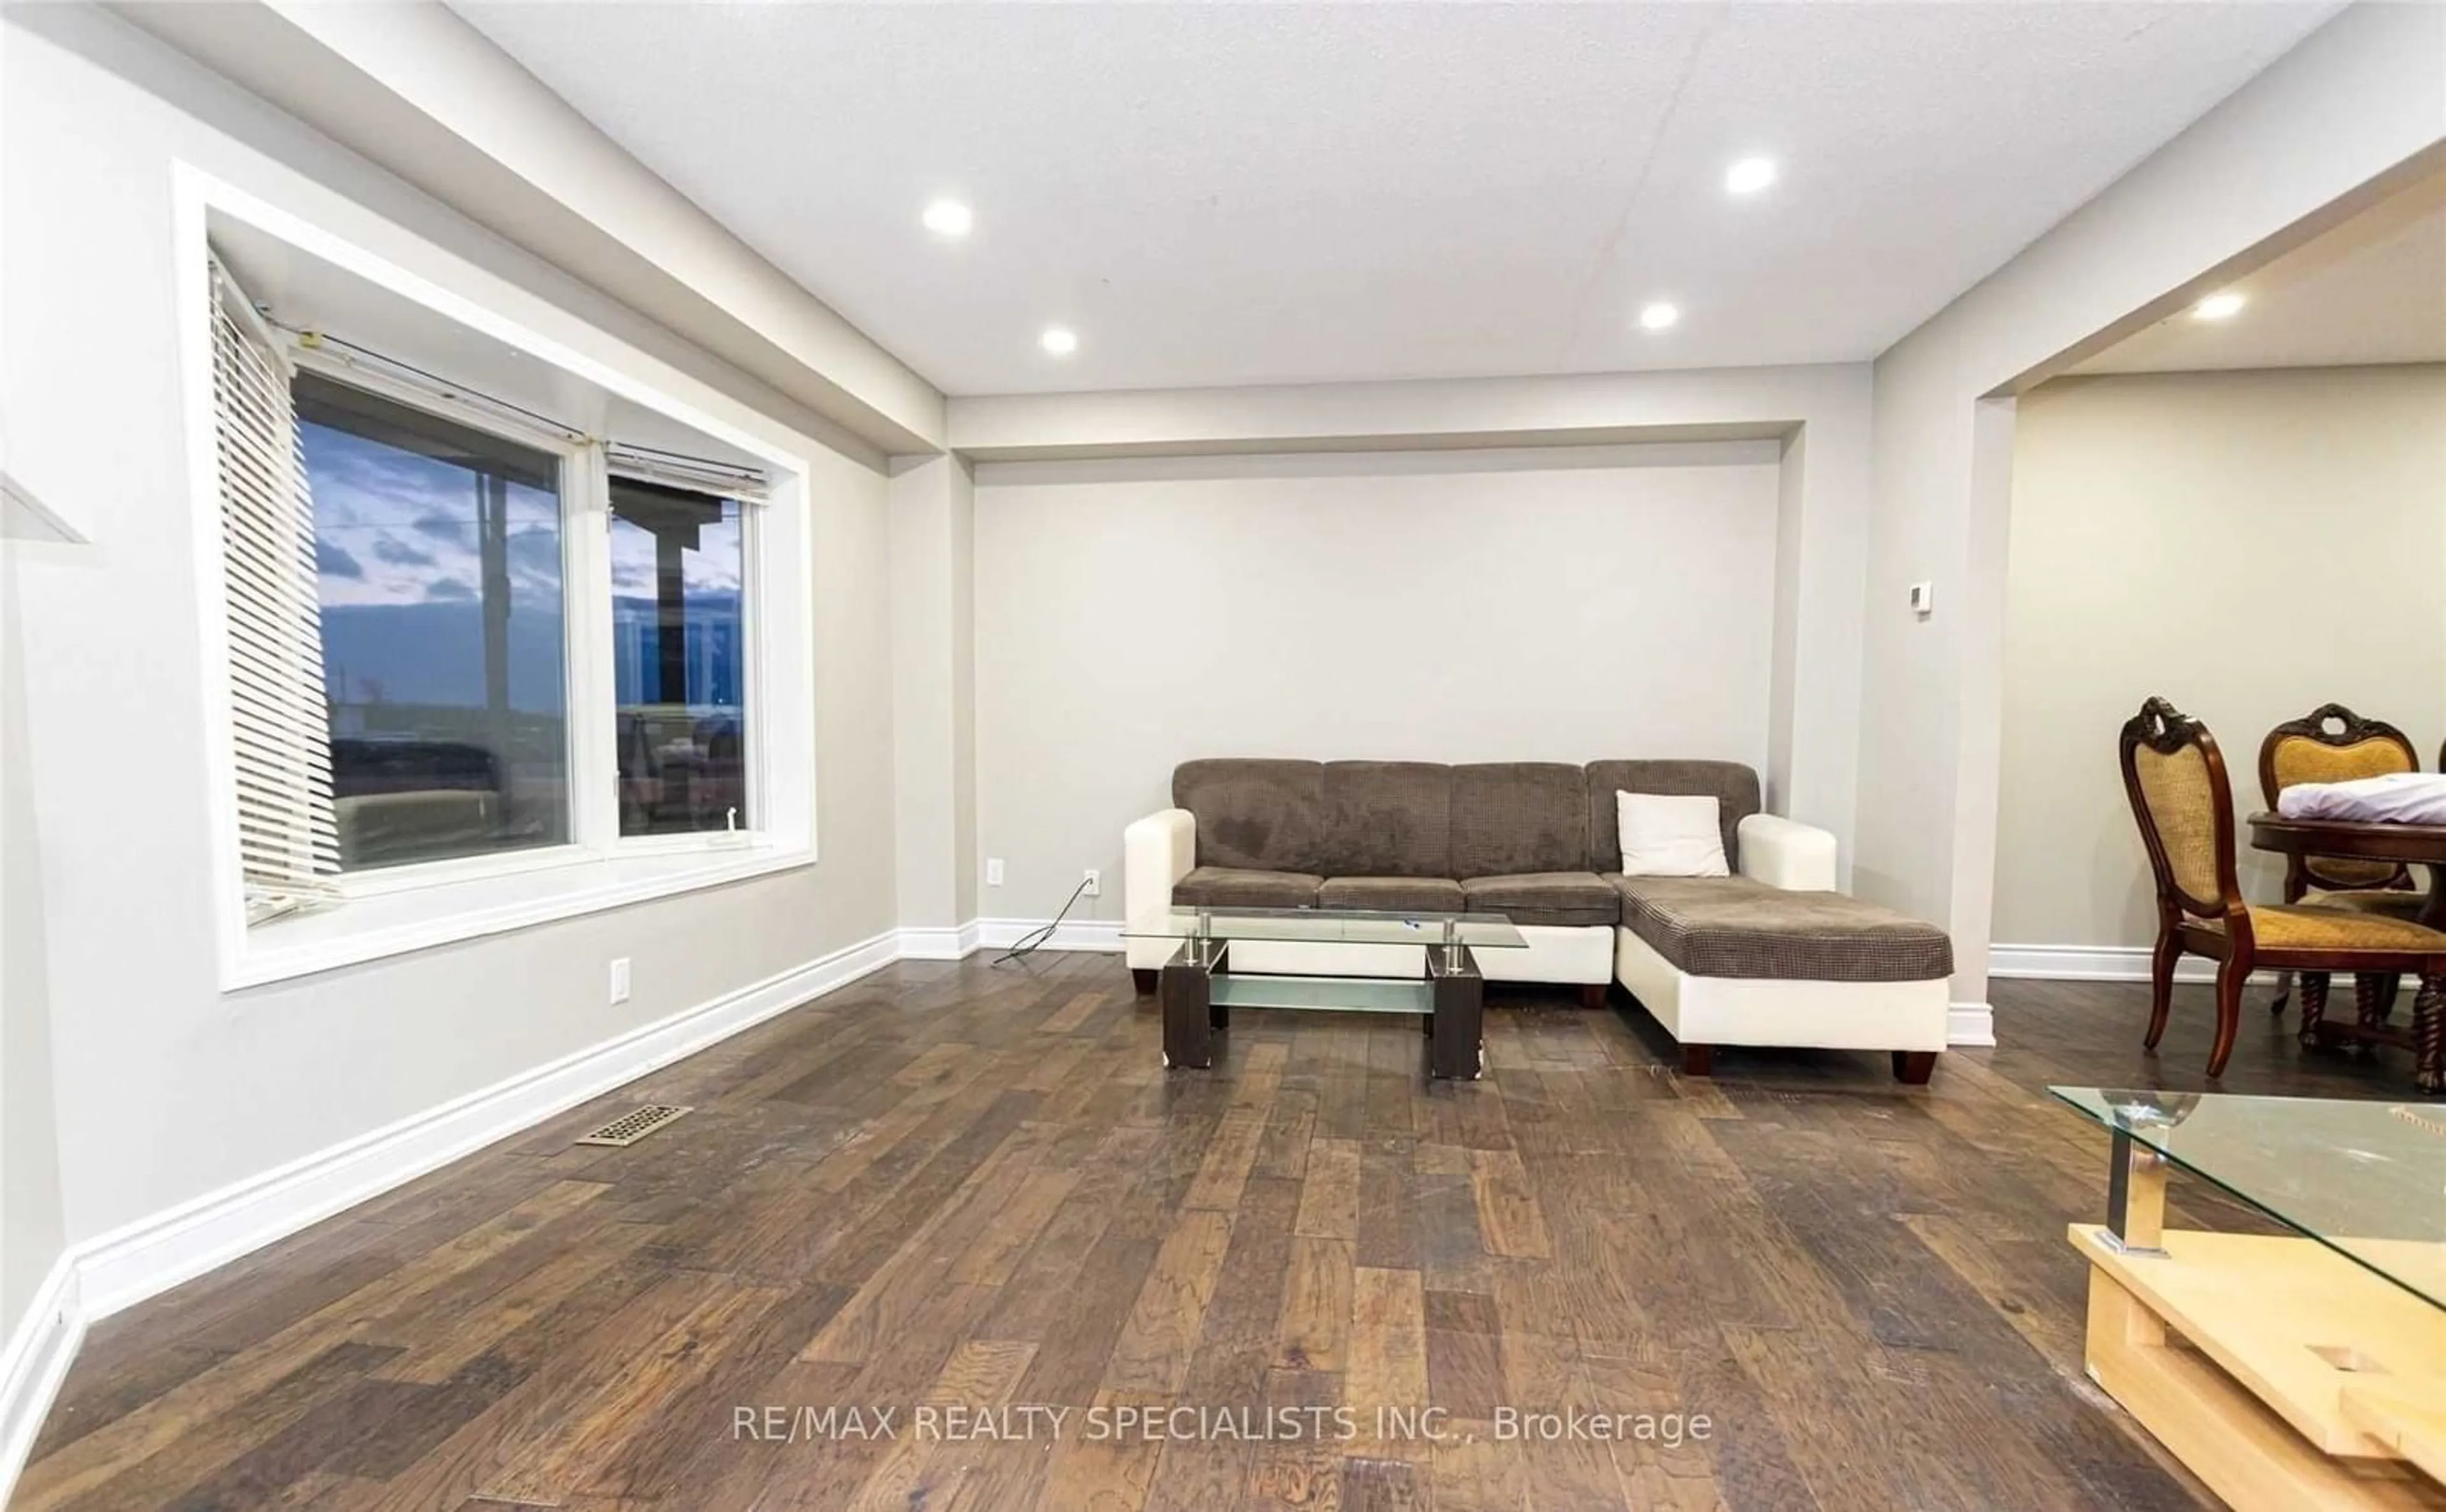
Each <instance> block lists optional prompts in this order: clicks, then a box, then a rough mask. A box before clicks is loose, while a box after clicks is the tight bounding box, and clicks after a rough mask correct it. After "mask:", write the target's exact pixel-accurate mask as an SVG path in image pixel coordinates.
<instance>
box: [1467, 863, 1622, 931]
mask: <svg viewBox="0 0 2446 1512" xmlns="http://www.w3.org/2000/svg"><path fill="white" fill-rule="evenodd" d="M1460 890H1461V894H1462V896H1463V897H1465V898H1466V899H1468V908H1469V911H1470V912H1472V913H1499V914H1502V915H1503V916H1504V917H1505V918H1508V919H1510V920H1511V921H1512V922H1513V923H1514V924H1552V925H1555V926H1558V927H1564V928H1568V927H1571V926H1572V925H1576V924H1614V923H1617V922H1618V921H1620V919H1621V918H1622V894H1620V893H1618V892H1616V891H1614V890H1613V888H1612V887H1609V886H1608V885H1607V884H1606V879H1605V878H1603V877H1600V876H1598V875H1597V874H1596V873H1595V872H1593V871H1532V872H1528V873H1525V874H1522V875H1518V876H1510V877H1471V878H1469V879H1468V880H1466V881H1464V882H1463V883H1462V884H1461V885H1460Z"/></svg>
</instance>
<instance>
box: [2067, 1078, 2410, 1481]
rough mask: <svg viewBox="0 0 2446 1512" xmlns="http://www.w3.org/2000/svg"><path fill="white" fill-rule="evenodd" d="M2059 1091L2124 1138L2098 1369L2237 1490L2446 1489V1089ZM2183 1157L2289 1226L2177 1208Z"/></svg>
mask: <svg viewBox="0 0 2446 1512" xmlns="http://www.w3.org/2000/svg"><path fill="white" fill-rule="evenodd" d="M2048 1091H2049V1092H2053V1093H2054V1094H2055V1095H2056V1096H2057V1097H2059V1098H2060V1099H2062V1100H2063V1101H2064V1102H2065V1103H2067V1104H2069V1105H2070V1106H2072V1107H2073V1108H2075V1109H2077V1110H2079V1111H2080V1112H2081V1113H2082V1114H2083V1115H2085V1116H2086V1117H2088V1118H2090V1119H2091V1120H2093V1121H2094V1122H2096V1123H2098V1125H2100V1126H2101V1127H2103V1128H2104V1129H2106V1131H2107V1133H2108V1135H2109V1137H2110V1145H2111V1154H2110V1157H2109V1164H2108V1167H2107V1196H2106V1222H2105V1223H2102V1224H2099V1223H2075V1224H2073V1225H2072V1227H2071V1230H2070V1234H2069V1237H2070V1239H2071V1241H2072V1245H2073V1248H2074V1249H2076V1250H2078V1251H2079V1252H2080V1254H2081V1257H2082V1258H2083V1259H2084V1260H2087V1261H2088V1262H2089V1267H2090V1270H2089V1326H2088V1335H2087V1342H2086V1349H2085V1353H2086V1354H2087V1365H2088V1370H2089V1374H2090V1377H2091V1379H2093V1380H2095V1381H2097V1382H2098V1385H2099V1386H2100V1387H2102V1388H2104V1389H2105V1391H2106V1392H2107V1394H2109V1395H2110V1396H2113V1397H2114V1398H2115V1399H2116V1400H2117V1402H2119V1403H2121V1404H2122V1405H2123V1406H2124V1407H2125V1408H2126V1409H2128V1410H2129V1411H2130V1412H2131V1413H2132V1415H2133V1416H2134V1417H2136V1418H2137V1419H2138V1420H2139V1421H2140V1423H2141V1424H2142V1426H2144V1427H2145V1428H2148V1429H2149V1431H2150V1432H2152V1433H2154V1435H2156V1437H2157V1439H2158V1440H2159V1442H2161V1443H2163V1444H2164V1445H2165V1446H2166V1447H2168V1448H2169V1449H2171V1450H2172V1451H2173V1454H2174V1455H2175V1457H2176V1458H2178V1459H2180V1460H2181V1461H2182V1462H2183V1463H2184V1464H2185V1465H2189V1466H2190V1467H2191V1468H2192V1472H2193V1473H2195V1474H2196V1475H2198V1476H2199V1478H2200V1479H2201V1480H2202V1481H2204V1482H2206V1483H2207V1484H2208V1485H2209V1487H2210V1488H2211V1490H2213V1491H2215V1492H2216V1493H2217V1494H2218V1495H2219V1496H2221V1497H2223V1498H2225V1500H2226V1501H2227V1502H2228V1503H2231V1504H2232V1505H2233V1506H2235V1507H2238V1508H2251V1507H2269V1508H2276V1507H2286V1508H2291V1507H2390V1508H2393V1507H2446V1484H2441V1483H2446V1107H2440V1106H2437V1105H2434V1104H2427V1103H2418V1102H2399V1101H2386V1100H2374V1101H2368V1102H2341V1101H2328V1100H2323V1099H2318V1098H2306V1097H2232V1096H2224V1095H2220V1094H2214V1093H2199V1092H2147V1091H2117V1090H2113V1089H2107V1088H2098V1087H2051V1088H2049V1089H2048ZM2169 1167H2179V1168H2180V1169H2182V1170H2184V1171H2186V1172H2188V1173H2190V1174H2192V1175H2194V1176H2198V1177H2201V1178H2203V1179H2205V1180H2207V1181H2208V1182H2210V1183H2211V1184H2212V1185H2216V1186H2218V1187H2220V1188H2222V1189H2223V1190H2224V1191H2226V1192H2227V1193H2229V1194H2230V1195H2231V1196H2233V1197H2235V1198H2237V1199H2239V1200H2240V1201H2242V1202H2243V1203H2244V1204H2247V1205H2248V1206H2250V1207H2252V1208H2254V1209H2256V1210H2257V1211H2259V1212H2261V1213H2263V1214H2266V1215H2267V1217H2268V1218H2271V1219H2273V1220H2274V1221H2275V1222H2276V1223H2278V1224H2281V1225H2282V1226H2283V1227H2284V1228H2285V1229H2286V1230H2287V1232H2286V1233H2283V1234H2274V1235H2268V1234H2226V1233H2212V1232H2206V1231H2198V1230H2189V1229H2168V1228H2166V1227H2165V1204H2166V1174H2167V1170H2168V1168H2169Z"/></svg>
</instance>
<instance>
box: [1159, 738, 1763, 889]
mask: <svg viewBox="0 0 2446 1512" xmlns="http://www.w3.org/2000/svg"><path fill="white" fill-rule="evenodd" d="M1615 793H1665V794H1666V795H1668V796H1683V797H1688V796H1698V795H1704V796H1706V797H1710V798H1713V799H1715V800H1716V815H1717V818H1718V820H1719V821H1720V822H1721V823H1722V825H1723V828H1724V865H1726V866H1728V867H1730V868H1733V869H1734V870H1735V871H1739V870H1740V868H1741V851H1740V822H1741V821H1742V820H1743V819H1746V818H1748V817H1749V816H1750V815H1751V814H1754V813H1756V812H1759V779H1758V774H1757V773H1756V772H1753V771H1751V770H1750V769H1749V768H1748V767H1745V766H1743V765H1741V764H1740V762H1738V761H1591V762H1590V763H1589V815H1588V821H1589V869H1590V870H1591V871H1597V872H1603V873H1609V874H1610V873H1614V872H1619V871H1620V870H1622V825H1621V822H1620V820H1619V818H1618V816H1617V811H1616V809H1615V808H1614V798H1613V795H1614V794H1615ZM1201 853H1202V852H1201Z"/></svg>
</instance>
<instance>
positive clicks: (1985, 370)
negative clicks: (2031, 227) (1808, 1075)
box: [1854, 4, 2446, 1002]
mask: <svg viewBox="0 0 2446 1512" xmlns="http://www.w3.org/2000/svg"><path fill="white" fill-rule="evenodd" d="M2440 57H2446V8H2439V7H2435V6H2395V5H2377V4H2361V5H2356V6H2354V7H2352V8H2351V9H2348V10H2346V11H2345V12H2344V13H2343V15H2342V16H2340V17H2338V18H2337V19H2336V20H2335V21H2333V22H2331V23H2329V24H2328V25H2327V26H2326V27H2325V28H2322V29H2321V30H2319V31H2318V32H2315V33H2313V34H2312V35H2311V37H2310V38H2309V40H2307V41H2306V42H2305V43H2303V44H2302V45H2301V46H2300V47H2296V48H2295V49H2294V50H2293V51H2292V52H2290V53H2287V54H2286V56H2285V57H2283V58H2281V59H2279V60H2278V61H2277V62H2276V63H2275V64H2274V65H2271V66H2270V67H2269V68H2268V69H2267V71H2266V72H2265V73H2263V74H2261V75H2260V76H2259V77H2258V78H2257V79H2255V80H2253V81H2252V82H2251V83H2250V84H2248V85H2246V86H2245V87H2244V88H2243V89H2241V90H2240V91H2238V92H2237V93H2235V94H2234V95H2232V96H2230V97H2229V98H2228V99H2227V100H2226V101H2225V102H2224V103H2221V104H2219V105H2218V106H2217V107H2216V108H2215V109H2214V110H2212V111H2211V112H2210V113H2209V114H2208V115H2207V116H2205V117H2203V118H2201V120H2200V121H2198V122H2196V123H2195V124H2193V125H2192V127H2191V128H2190V129H2189V130H2187V131H2185V132H2184V133H2183V134H2182V135H2181V136H2179V137H2177V138H2176V139H2175V140H2173V141H2172V142H2170V143H2168V144H2167V145H2166V146H2165V147H2164V148H2163V149H2161V150H2160V151H2159V152H2157V153H2156V154H2155V155H2154V156H2153V157H2151V158H2150V159H2147V160H2145V161H2144V162H2142V163H2141V164H2140V165H2139V166H2138V167H2136V168H2135V169H2134V170H2133V171H2132V172H2131V173H2129V174H2127V175H2126V176H2124V177H2122V178H2121V179H2118V180H2117V182H2116V183H2114V184H2113V185H2111V186H2109V187H2108V188H2107V189H2106V190H2105V191H2104V192H2103V193H2101V194H2099V195H2098V197H2097V198H2095V199H2093V200H2091V201H2090V202H2089V203H2088V204H2087V205H2085V206H2083V207H2082V208H2081V209H2080V210H2079V211H2077V212H2075V213H2074V214H2073V215H2071V216H2069V217H2068V218H2066V219H2065V220H2064V221H2063V222H2062V223H2061V224H2060V225H2059V226H2057V227H2056V228H2055V229H2054V230H2052V231H2050V232H2049V233H2047V234H2046V235H2045V236H2042V237H2041V238H2040V239H2039V240H2038V241H2037V242H2035V243H2033V244H2032V245H2031V246H2030V247H2029V248H2028V249H2027V250H2025V251H2024V252H2022V253H2021V255H2019V256H2017V257H2016V258H2014V259H2013V261H2011V262H2010V263H2007V264H2006V265H2005V266H2004V268H2002V269H2000V270H1998V271H1996V272H1995V273H1994V274H1992V275H1990V276H1989V277H1988V278H1987V279H1986V280H1985V282H1983V283H1981V284H1980V285H1979V286H1978V287H1977V288H1975V289H1971V290H1970V291H1969V292H1968V293H1966V294H1965V295H1963V296H1962V298H1960V299H1958V300H1956V301H1955V302H1954V303H1953V304H1952V305H1950V306H1948V307H1947V308H1946V309H1945V310H1944V311H1943V312H1941V313H1940V314H1938V315H1937V316H1936V317H1934V318H1933V319H1931V320H1930V321H1929V323H1928V324H1926V325H1924V326H1922V327H1920V328H1919V329H1917V330H1915V331H1913V332H1912V333H1911V334H1910V336H1909V337H1907V338H1905V339H1904V340H1903V341H1902V342H1900V343H1898V344H1897V345H1895V346H1894V347H1893V348H1892V349H1891V350H1890V351H1888V352H1887V353H1886V354H1885V355H1884V356H1883V357H1881V358H1879V359H1878V360H1877V364H1876V401H1875V417H1874V439H1873V457H1874V461H1873V466H1874V483H1873V498H1874V501H1875V502H1874V510H1873V513H1872V519H1871V521H1870V542H1869V561H1868V573H1867V583H1868V613H1867V617H1866V619H1865V622H1864V634H1865V640H1864V651H1863V663H1862V677H1861V704H1860V711H1859V718H1860V732H1861V738H1860V765H1859V772H1860V783H1859V794H1860V805H1859V814H1858V853H1859V861H1858V867H1857V870H1856V871H1855V873H1854V881H1855V890H1857V891H1858V892H1860V893H1861V894H1862V895H1864V896H1868V897H1872V898H1876V899H1879V900H1881V901H1885V902H1890V903H1893V904H1896V905H1901V906H1903V907H1906V908H1909V909H1910V910H1911V911H1913V912H1917V913H1921V914H1923V915H1925V916H1927V917H1929V918H1932V919H1936V920H1939V921H1941V922H1943V923H1945V924H1947V925H1948V927H1949V928H1950V929H1951V931H1952V934H1953V939H1954V961H1955V973H1954V988H1953V994H1954V998H1955V1000H1956V1001H1957V1002H1977V1001H1984V1000H1985V996H1986V978H1987V942H1988V941H1989V939H1990V938H1991V936H1990V933H1989V928H1990V923H1991V915H1992V911H1993V892H1994V880H1995V863H1996V833H1997V828H1996V815H1997V792H1998V788H1997V783H1998V776H1999V771H2000V748H1999V744H1998V732H1999V730H2000V728H2001V720H2000V719H1999V718H1998V714H1997V711H1998V710H1999V708H2000V706H2001V698H2002V681H2003V669H2004V610H2003V599H2004V561H2005V534H2006V529H2007V520H2008V513H2009V503H2010V489H2011V481H2010V471H2011V450H2012V440H2011V437H2012V414H2011V403H2010V401H1996V400H1993V399H1990V398H1988V396H1992V395H1997V394H2001V393H2003V392H2004V391H2006V390H2007V389H2008V388H2010V387H2011V386H2012V385H2015V384H2017V383H2024V382H2026V383H2036V382H2038V381H2039V380H2040V379H2042V378H2044V377H2047V376H2049V375H2051V374H2053V373H2055V372H2060V371H2061V370H2062V369H2063V368H2064V367H2065V366H2068V365H2070V364H2073V363H2075V362H2078V361H2079V360H2080V359H2081V358H2082V357H2084V356H2086V355H2088V354H2089V353H2090V352H2092V351H2095V350H2098V349H2099V348H2100V347H2101V346H2102V345H2107V344H2111V343H2112V342H2113V341H2114V340H2116V339H2117V338H2118V337H2119V336H2121V335H2124V334H2128V333H2130V332H2131V331H2132V330H2135V329H2137V328H2139V327H2143V326H2146V325H2148V324H2150V323H2152V322H2154V321H2155V320H2157V319H2159V318H2161V317H2163V316H2165V315H2168V314H2172V313H2173V312H2174V311H2176V310H2178V309H2179V308H2182V306H2183V305H2184V304H2185V303H2187V302H2189V301H2190V300H2191V299H2193V298H2195V297H2197V295H2199V294H2200V293H2203V292H2206V291H2208V290H2210V289H2214V288H2216V287H2218V286H2219V285H2220V284H2221V283H2222V282H2224V281H2225V280H2227V279H2230V278H2232V277H2235V276H2238V275H2239V274H2240V273H2242V272H2244V271H2248V270H2249V269H2250V268H2252V267H2255V266H2257V265H2258V264H2260V263H2262V262H2265V261H2267V260H2269V259H2271V258H2273V257H2275V256H2277V255H2279V254H2280V253H2281V252H2284V251H2285V250H2286V249H2287V248H2288V247H2290V246H2291V245H2294V244H2295V243H2296V242H2298V240H2300V239H2302V238H2304V237H2306V236H2308V235H2310V234H2312V233H2314V232H2315V231H2316V230H2317V229H2318V228H2319V227H2320V226H2322V225H2324V224H2325V223H2326V222H2327V221H2329V220H2331V219H2333V218H2335V217H2338V216H2341V215H2344V214H2346V213H2349V211H2351V210H2353V209H2356V208H2358V207H2359V206H2360V205H2361V204H2362V203H2364V202H2366V201H2368V200H2369V199H2370V198H2371V197H2372V196H2378V195H2380V194H2382V193H2385V192H2388V191H2390V190H2391V189H2392V188H2393V187H2395V186H2397V185H2399V183H2401V182H2403V181H2407V179H2408V177H2409V176H2411V175H2414V174H2417V173H2420V172H2424V171H2427V170H2428V169H2429V168H2432V167H2434V166H2435V165H2436V163H2437V159H2438V157H2439V155H2440V154H2441V152H2446V147H2441V145H2440V144H2441V142H2446V69H2441V68H2439V67H2438V65H2437V61H2438V59H2439V58H2440ZM1922 580H1928V581H1932V582H1934V583H1935V584H1936V591H1937V612H1936V614H1935V616H1934V618H1932V619H1930V620H1927V621H1920V620H1916V619H1914V618H1913V617H1912V615H1911V613H1910V610H1909V608H1908V607H1906V597H1905V595H1906V592H1907V589H1908V586H1909V585H1910V584H1911V583H1913V582H1916V581H1922Z"/></svg>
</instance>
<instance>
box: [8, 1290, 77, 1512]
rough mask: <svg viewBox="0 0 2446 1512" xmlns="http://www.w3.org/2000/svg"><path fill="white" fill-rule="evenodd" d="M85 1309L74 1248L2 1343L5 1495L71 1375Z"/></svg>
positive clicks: (28, 1304)
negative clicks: (63, 1385) (61, 1384)
mask: <svg viewBox="0 0 2446 1512" xmlns="http://www.w3.org/2000/svg"><path fill="white" fill-rule="evenodd" d="M84 1342H85V1309H84V1307H83V1306H82V1305H81V1304H80V1303H79V1301H78V1297H77V1257H76V1253H75V1251H73V1250H70V1251H67V1252H65V1253H63V1254H62V1255H61V1256H60V1258H59V1259H58V1260H54V1261H53V1262H52V1263H51V1270H50V1274H49V1275H47V1276H46V1277H44V1278H43V1284H42V1285H41V1286H40V1287H37V1288H36V1289H35V1292H34V1296H33V1299H32V1300H31V1301H29V1302H28V1303H27V1304H26V1316H23V1317H21V1318H19V1319H18V1320H17V1326H16V1328H15V1329H13V1330H11V1331H10V1332H9V1340H8V1343H7V1344H6V1345H5V1346H0V1501H5V1500H6V1499H7V1498H8V1495H9V1492H10V1491H12V1490H14V1489H15V1488H16V1485H17V1472H18V1471H20V1470H23V1469H24V1468H25V1467H26V1456H27V1454H28V1453H29V1452H31V1450H32V1449H33V1447H34V1436H35V1435H36V1434H37V1433H40V1432H41V1431H42V1429H43V1419H44V1418H45V1417H47V1416H48V1415H49V1414H50V1410H51V1400H52V1398H54V1397H56V1396H58V1395H59V1394H60V1383H61V1382H62V1381H65V1380H66V1379H67V1374H68V1366H69V1365H70V1364H72V1363H73V1362H74V1361H75V1359H76V1353H77V1346H79V1345H80V1344H83V1343H84Z"/></svg>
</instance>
